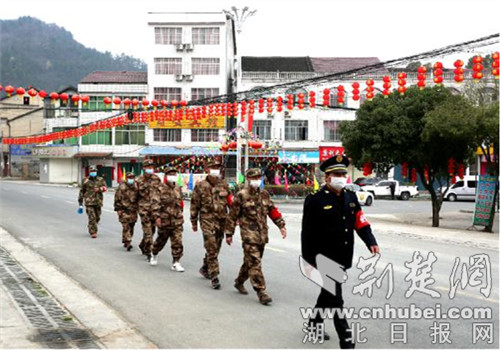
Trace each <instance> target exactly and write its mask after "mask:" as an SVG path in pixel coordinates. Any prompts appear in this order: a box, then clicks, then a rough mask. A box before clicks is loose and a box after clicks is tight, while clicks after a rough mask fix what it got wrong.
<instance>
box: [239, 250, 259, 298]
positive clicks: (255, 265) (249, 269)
mask: <svg viewBox="0 0 500 350" xmlns="http://www.w3.org/2000/svg"><path fill="white" fill-rule="evenodd" d="M264 248H265V244H248V243H243V253H244V256H243V265H241V269H240V273H239V274H238V277H237V278H236V281H237V282H238V283H240V284H243V283H245V281H246V280H247V279H248V277H250V283H251V284H252V287H253V289H254V290H255V291H256V292H259V291H263V290H265V289H266V281H265V280H264V275H263V274H262V256H263V255H264Z"/></svg>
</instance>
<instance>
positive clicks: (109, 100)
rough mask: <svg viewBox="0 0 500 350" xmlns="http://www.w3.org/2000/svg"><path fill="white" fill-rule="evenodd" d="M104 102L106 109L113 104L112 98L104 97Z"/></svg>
mask: <svg viewBox="0 0 500 350" xmlns="http://www.w3.org/2000/svg"><path fill="white" fill-rule="evenodd" d="M102 101H103V102H104V104H105V105H106V107H108V106H109V105H110V104H111V97H104V99H103V100H102Z"/></svg>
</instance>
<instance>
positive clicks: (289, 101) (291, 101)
mask: <svg viewBox="0 0 500 350" xmlns="http://www.w3.org/2000/svg"><path fill="white" fill-rule="evenodd" d="M286 98H287V101H286V102H287V108H288V110H290V111H291V110H292V109H293V104H294V97H293V95H292V94H288V95H286Z"/></svg>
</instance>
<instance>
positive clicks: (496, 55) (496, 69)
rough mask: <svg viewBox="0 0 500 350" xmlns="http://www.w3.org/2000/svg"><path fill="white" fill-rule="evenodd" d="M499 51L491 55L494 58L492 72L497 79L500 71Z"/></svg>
mask: <svg viewBox="0 0 500 350" xmlns="http://www.w3.org/2000/svg"><path fill="white" fill-rule="evenodd" d="M499 55H500V54H499V53H498V51H497V52H495V53H493V55H491V59H492V60H493V61H492V62H491V67H492V69H491V74H492V75H493V76H494V77H495V79H498V73H499V69H500V68H499V65H500V64H499Z"/></svg>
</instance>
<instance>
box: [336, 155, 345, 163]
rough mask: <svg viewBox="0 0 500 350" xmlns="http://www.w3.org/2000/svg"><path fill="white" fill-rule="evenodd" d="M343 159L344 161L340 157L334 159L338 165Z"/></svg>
mask: <svg viewBox="0 0 500 350" xmlns="http://www.w3.org/2000/svg"><path fill="white" fill-rule="evenodd" d="M343 159H344V157H342V156H337V158H335V160H336V161H337V162H339V163H340V162H341V161H342V160H343Z"/></svg>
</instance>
